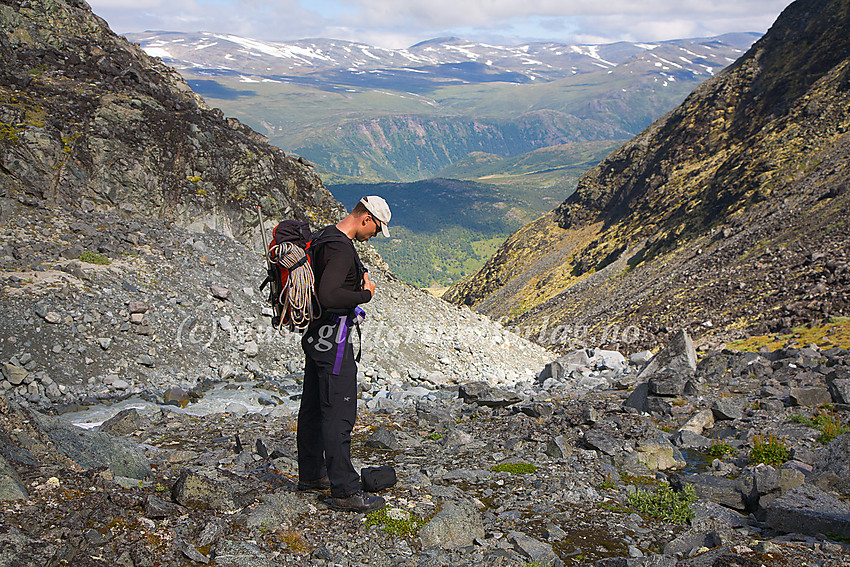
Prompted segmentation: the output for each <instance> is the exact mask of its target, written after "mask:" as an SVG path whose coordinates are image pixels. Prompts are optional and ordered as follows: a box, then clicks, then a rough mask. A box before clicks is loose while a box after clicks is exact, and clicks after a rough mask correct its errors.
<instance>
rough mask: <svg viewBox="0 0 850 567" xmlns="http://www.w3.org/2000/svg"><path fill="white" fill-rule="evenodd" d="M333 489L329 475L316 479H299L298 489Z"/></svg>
mask: <svg viewBox="0 0 850 567" xmlns="http://www.w3.org/2000/svg"><path fill="white" fill-rule="evenodd" d="M330 489H331V479H329V478H328V475H325V476H323V477H322V478H317V479H316V480H299V481H298V490H302V491H303V490H330Z"/></svg>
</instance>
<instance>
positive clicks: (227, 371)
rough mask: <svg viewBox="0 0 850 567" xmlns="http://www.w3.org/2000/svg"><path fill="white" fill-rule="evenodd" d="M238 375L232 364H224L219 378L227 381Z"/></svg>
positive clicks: (219, 370)
mask: <svg viewBox="0 0 850 567" xmlns="http://www.w3.org/2000/svg"><path fill="white" fill-rule="evenodd" d="M235 375H236V369H235V368H233V366H231V365H230V364H222V365H221V367H220V368H219V369H218V377H219V378H221V379H222V380H227V379H229V378H233V376H235Z"/></svg>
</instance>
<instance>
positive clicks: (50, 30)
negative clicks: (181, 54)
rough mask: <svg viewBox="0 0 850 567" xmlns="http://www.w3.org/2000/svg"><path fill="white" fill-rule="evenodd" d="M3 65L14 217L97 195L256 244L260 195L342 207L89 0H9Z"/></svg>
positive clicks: (113, 204) (286, 202)
mask: <svg viewBox="0 0 850 567" xmlns="http://www.w3.org/2000/svg"><path fill="white" fill-rule="evenodd" d="M0 62H2V65H0V79H2V80H0V148H2V154H0V190H2V192H3V197H4V200H3V205H2V210H3V215H4V217H8V215H9V214H12V211H14V208H15V206H16V204H17V203H29V201H28V199H35V200H36V202H37V203H39V204H41V205H43V206H47V207H60V208H61V207H68V206H71V205H76V204H78V203H79V202H80V201H81V200H82V199H86V200H89V201H91V202H92V203H93V204H94V206H97V207H103V208H107V209H108V208H116V209H117V208H120V209H122V210H125V211H127V212H136V213H140V214H144V215H149V216H155V217H158V218H159V219H161V220H172V221H178V222H179V223H181V224H184V225H189V224H191V223H193V222H197V221H203V222H205V223H206V224H208V225H209V226H211V227H215V228H217V229H218V230H220V231H222V232H225V233H232V234H233V235H234V236H236V237H237V238H240V239H242V240H243V241H245V240H247V239H248V237H249V236H250V232H251V230H252V228H253V229H254V230H256V226H257V222H256V220H255V219H256V213H255V208H256V206H257V205H258V204H259V203H260V202H262V204H263V207H264V209H265V210H266V214H267V216H269V217H275V216H277V215H278V214H279V213H284V212H286V213H291V214H292V215H295V216H301V217H303V218H310V219H311V220H313V221H315V222H317V223H318V222H322V221H325V220H330V219H332V218H336V217H337V216H338V215H339V214H340V213H341V212H342V208H341V207H340V206H339V204H338V203H336V202H335V201H334V200H333V197H332V196H331V195H330V193H328V191H327V190H326V189H324V187H323V186H322V183H321V181H320V180H319V178H318V177H317V176H316V175H315V173H314V172H313V171H312V169H311V168H309V167H306V166H304V165H302V164H300V163H298V162H297V161H296V160H293V159H290V158H288V157H286V156H284V154H283V152H281V151H280V150H279V149H277V148H275V147H272V146H270V145H269V144H268V143H267V140H265V138H263V137H262V136H260V135H258V134H257V133H256V132H253V131H252V130H251V129H249V128H247V127H246V126H244V125H242V124H241V123H239V122H238V121H236V120H233V119H225V118H224V116H223V114H222V113H221V111H220V110H217V109H210V108H208V107H207V106H206V105H205V104H204V103H203V101H202V100H201V99H200V97H199V96H198V95H196V94H195V93H194V92H192V90H191V89H190V88H189V86H188V85H187V84H186V83H185V81H183V79H182V78H181V77H180V75H178V74H177V73H176V72H175V71H174V70H172V69H170V68H167V67H165V66H164V65H162V64H161V63H160V62H158V61H157V60H155V59H152V58H151V57H149V56H148V55H146V54H145V53H144V52H143V51H142V50H141V49H139V48H138V47H137V46H133V45H131V44H128V43H127V42H126V41H125V40H123V39H121V38H119V37H118V36H116V35H115V34H114V33H112V32H111V31H110V30H109V28H108V27H107V26H106V24H105V22H103V21H102V20H101V19H100V18H98V17H97V16H95V15H94V14H92V12H91V10H90V8H89V7H88V6H87V5H86V4H85V2H82V1H72V2H68V3H65V2H53V1H50V0H45V1H44V2H19V1H17V0H2V1H1V2H0ZM16 200H17V201H16ZM254 236H257V234H256V233H255V234H254Z"/></svg>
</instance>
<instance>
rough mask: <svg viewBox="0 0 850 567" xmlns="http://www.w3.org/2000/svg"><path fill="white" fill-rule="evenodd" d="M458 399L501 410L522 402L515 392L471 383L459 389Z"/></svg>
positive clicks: (484, 383) (481, 383)
mask: <svg viewBox="0 0 850 567" xmlns="http://www.w3.org/2000/svg"><path fill="white" fill-rule="evenodd" d="M458 397H460V398H462V399H463V401H464V402H465V403H467V404H477V405H479V406H487V407H494V408H501V407H507V406H510V405H513V404H515V403H517V402H519V401H521V399H520V397H519V396H517V395H516V394H515V393H513V392H505V391H502V390H499V389H497V388H493V387H492V386H490V385H489V384H487V382H469V383H466V384H462V385H461V386H459V387H458Z"/></svg>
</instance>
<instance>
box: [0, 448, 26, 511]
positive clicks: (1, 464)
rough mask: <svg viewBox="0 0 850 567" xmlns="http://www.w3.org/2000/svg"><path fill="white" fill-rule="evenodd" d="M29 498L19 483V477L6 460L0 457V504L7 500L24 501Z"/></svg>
mask: <svg viewBox="0 0 850 567" xmlns="http://www.w3.org/2000/svg"><path fill="white" fill-rule="evenodd" d="M28 497H29V494H27V489H26V488H25V487H24V485H23V483H22V482H21V477H19V476H18V473H17V471H15V469H13V468H12V465H10V464H9V463H8V462H7V461H6V459H4V458H3V456H2V455H0V502H5V501H7V500H26V499H27V498H28Z"/></svg>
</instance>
